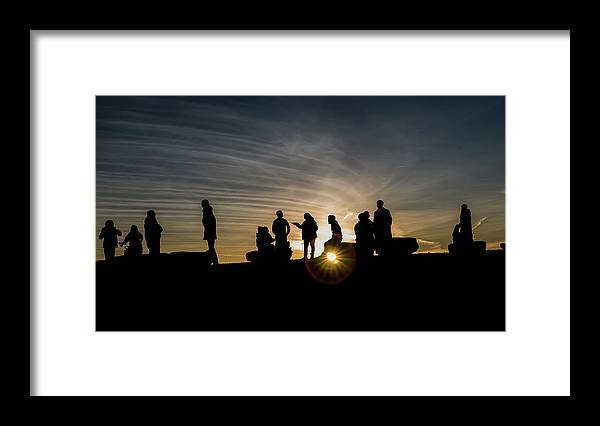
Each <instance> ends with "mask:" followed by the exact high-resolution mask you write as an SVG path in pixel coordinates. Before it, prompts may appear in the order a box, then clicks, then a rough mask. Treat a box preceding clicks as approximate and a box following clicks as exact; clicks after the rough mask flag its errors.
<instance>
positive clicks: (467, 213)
mask: <svg viewBox="0 0 600 426" xmlns="http://www.w3.org/2000/svg"><path fill="white" fill-rule="evenodd" d="M459 224H460V234H461V240H462V241H463V242H471V243H472V242H473V228H472V227H471V210H469V208H468V206H467V205H466V204H463V205H461V206H460V223H459Z"/></svg>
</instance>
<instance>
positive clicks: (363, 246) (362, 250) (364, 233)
mask: <svg viewBox="0 0 600 426" xmlns="http://www.w3.org/2000/svg"><path fill="white" fill-rule="evenodd" d="M373 228H374V226H373V222H372V221H371V219H369V212H367V211H365V212H362V213H359V214H358V223H357V224H356V225H354V235H355V236H356V255H357V256H359V257H368V256H372V255H373V250H374V246H375V237H374V235H373Z"/></svg>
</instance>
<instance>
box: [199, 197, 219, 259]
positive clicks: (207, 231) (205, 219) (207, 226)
mask: <svg viewBox="0 0 600 426" xmlns="http://www.w3.org/2000/svg"><path fill="white" fill-rule="evenodd" d="M201 204H202V226H204V237H203V239H204V240H206V242H207V244H208V255H209V257H210V262H211V263H212V264H214V265H218V264H219V258H218V257H217V251H216V250H215V240H216V239H217V218H216V217H215V215H214V213H213V208H212V206H211V205H210V203H209V202H208V200H202V203H201Z"/></svg>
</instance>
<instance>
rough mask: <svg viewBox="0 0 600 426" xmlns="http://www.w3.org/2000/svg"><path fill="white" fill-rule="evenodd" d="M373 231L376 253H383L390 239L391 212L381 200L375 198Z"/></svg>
mask: <svg viewBox="0 0 600 426" xmlns="http://www.w3.org/2000/svg"><path fill="white" fill-rule="evenodd" d="M373 231H374V234H375V248H376V250H377V254H379V255H385V254H386V252H387V251H389V248H390V244H391V241H392V214H391V213H390V211H389V210H388V209H386V208H385V207H383V200H377V210H375V212H374V213H373Z"/></svg>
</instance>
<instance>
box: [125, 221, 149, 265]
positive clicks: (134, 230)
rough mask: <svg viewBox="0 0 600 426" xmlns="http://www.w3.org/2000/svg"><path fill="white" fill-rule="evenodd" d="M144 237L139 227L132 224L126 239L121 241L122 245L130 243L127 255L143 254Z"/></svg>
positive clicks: (136, 255)
mask: <svg viewBox="0 0 600 426" xmlns="http://www.w3.org/2000/svg"><path fill="white" fill-rule="evenodd" d="M143 239H144V237H143V235H142V233H141V232H140V231H139V230H138V227H137V226H135V225H131V229H130V231H129V233H128V234H127V235H125V239H124V240H123V242H121V243H120V244H121V246H124V245H126V244H129V245H128V247H127V251H126V252H125V255H127V256H132V257H139V256H141V255H142V240H143Z"/></svg>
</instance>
